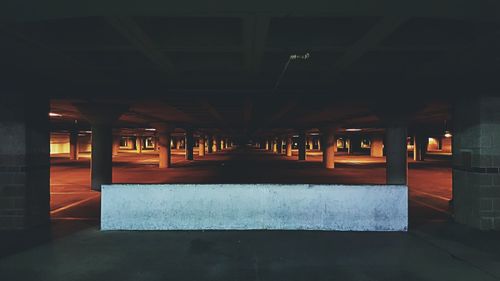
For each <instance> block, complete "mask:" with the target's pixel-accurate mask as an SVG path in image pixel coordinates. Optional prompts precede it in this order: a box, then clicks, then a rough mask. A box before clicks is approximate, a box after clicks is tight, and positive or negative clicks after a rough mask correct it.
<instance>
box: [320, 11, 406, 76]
mask: <svg viewBox="0 0 500 281" xmlns="http://www.w3.org/2000/svg"><path fill="white" fill-rule="evenodd" d="M406 20H407V18H406V17H384V18H382V19H381V20H380V22H378V23H377V24H376V25H375V26H373V27H372V28H371V29H370V30H369V31H368V32H367V33H366V34H365V35H364V36H363V37H361V39H360V40H358V41H357V42H356V43H355V44H354V45H352V46H351V47H350V48H349V49H348V50H347V51H346V52H345V53H344V55H343V56H342V57H340V58H339V59H338V60H337V62H336V63H335V64H334V65H333V67H332V69H331V71H329V73H328V76H329V77H336V76H338V75H339V74H340V73H341V72H342V71H345V70H346V69H348V68H349V67H351V66H352V65H353V64H354V63H355V62H357V61H358V60H359V59H360V58H361V57H362V56H363V55H364V54H366V53H367V52H368V51H370V50H372V49H374V48H376V47H377V46H378V45H379V44H380V42H382V41H383V40H384V39H385V38H387V37H388V36H389V35H391V34H392V33H393V32H394V31H395V30H396V29H397V28H398V27H399V26H400V25H401V24H402V23H403V22H405V21H406Z"/></svg>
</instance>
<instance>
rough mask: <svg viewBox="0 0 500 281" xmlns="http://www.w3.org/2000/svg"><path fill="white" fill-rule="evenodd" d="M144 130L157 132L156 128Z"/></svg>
mask: <svg viewBox="0 0 500 281" xmlns="http://www.w3.org/2000/svg"><path fill="white" fill-rule="evenodd" d="M144 130H146V131H156V129H155V128H146V129H144Z"/></svg>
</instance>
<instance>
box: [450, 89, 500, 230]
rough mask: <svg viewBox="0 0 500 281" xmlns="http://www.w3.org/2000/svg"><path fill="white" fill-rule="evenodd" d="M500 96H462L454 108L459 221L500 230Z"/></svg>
mask: <svg viewBox="0 0 500 281" xmlns="http://www.w3.org/2000/svg"><path fill="white" fill-rule="evenodd" d="M499 108H500V98H497V97H481V98H475V99H459V100H457V101H456V103H455V104H454V109H453V131H452V134H453V146H452V151H453V206H454V217H455V220H456V221H457V222H460V223H463V224H466V225H469V226H472V227H475V228H479V229H483V230H488V229H495V230H500V110H499Z"/></svg>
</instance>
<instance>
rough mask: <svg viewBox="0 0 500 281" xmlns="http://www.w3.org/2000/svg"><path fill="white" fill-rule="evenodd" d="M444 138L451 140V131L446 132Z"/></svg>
mask: <svg viewBox="0 0 500 281" xmlns="http://www.w3.org/2000/svg"><path fill="white" fill-rule="evenodd" d="M444 137H445V138H451V137H452V134H451V133H450V131H446V132H444Z"/></svg>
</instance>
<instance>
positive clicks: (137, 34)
mask: <svg viewBox="0 0 500 281" xmlns="http://www.w3.org/2000/svg"><path fill="white" fill-rule="evenodd" d="M107 20H108V22H109V23H110V24H111V26H113V28H114V29H115V30H116V31H118V32H119V33H120V34H121V35H122V36H124V37H125V38H127V39H128V40H129V42H130V43H131V44H132V45H133V46H134V47H135V48H136V49H137V50H139V51H141V52H142V53H143V54H144V55H145V56H146V57H147V58H148V59H149V60H150V61H151V62H152V63H153V64H155V65H157V66H158V67H159V68H160V69H161V70H163V71H164V72H165V73H167V74H168V75H169V76H172V75H174V64H173V63H172V60H171V59H170V58H169V57H167V56H166V55H165V54H164V53H163V52H162V51H161V50H160V49H159V48H158V47H157V46H156V44H155V43H154V42H153V40H152V39H151V38H150V37H149V36H148V35H147V34H146V33H145V32H144V30H143V29H142V28H141V27H140V26H139V25H138V24H137V23H136V22H135V21H134V20H133V19H131V18H129V17H108V18H107Z"/></svg>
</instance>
